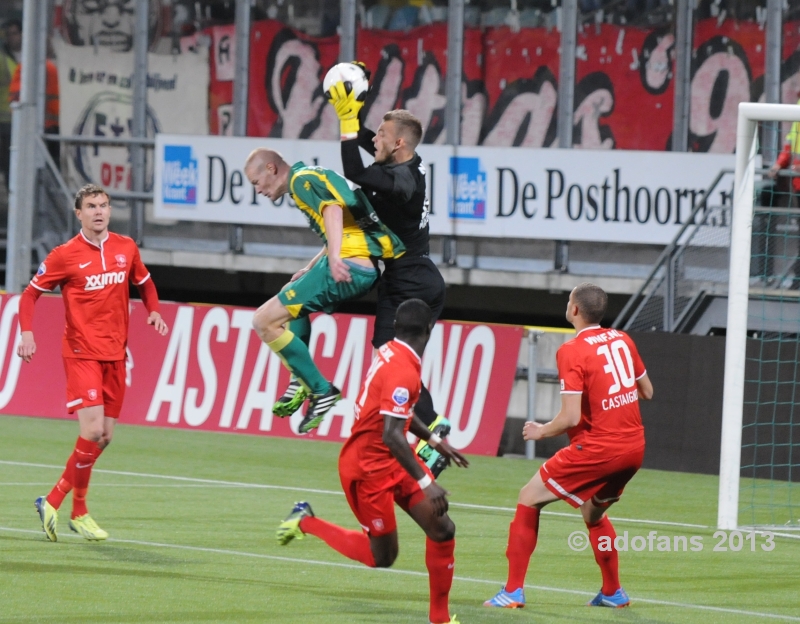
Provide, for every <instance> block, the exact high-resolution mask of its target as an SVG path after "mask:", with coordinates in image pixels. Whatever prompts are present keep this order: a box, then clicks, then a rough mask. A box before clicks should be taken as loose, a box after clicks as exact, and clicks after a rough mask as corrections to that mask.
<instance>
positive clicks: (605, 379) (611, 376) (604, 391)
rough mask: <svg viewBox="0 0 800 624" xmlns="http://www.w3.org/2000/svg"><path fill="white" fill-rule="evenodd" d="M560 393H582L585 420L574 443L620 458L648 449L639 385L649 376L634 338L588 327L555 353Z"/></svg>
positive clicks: (571, 434) (574, 433) (573, 432)
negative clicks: (644, 448)
mask: <svg viewBox="0 0 800 624" xmlns="http://www.w3.org/2000/svg"><path fill="white" fill-rule="evenodd" d="M556 361H557V362H558V377H559V380H560V381H561V394H581V395H582V396H581V420H580V422H579V423H578V424H577V425H576V426H575V427H573V428H572V429H570V430H568V431H567V434H568V435H569V439H570V443H571V444H572V445H577V446H580V447H581V448H583V449H585V450H587V451H591V452H603V453H607V454H609V455H621V454H622V453H625V452H627V451H633V450H636V449H638V448H640V447H641V446H643V445H644V427H642V417H641V414H640V413H639V392H638V389H637V383H636V381H637V380H638V379H641V378H642V377H644V375H645V374H646V373H647V370H645V367H644V363H643V362H642V358H641V357H639V352H638V351H637V349H636V345H635V344H633V340H631V338H630V336H628V335H627V334H626V333H625V332H622V331H619V330H617V329H603V328H602V327H600V326H594V327H587V328H585V329H583V330H581V331H580V332H578V335H577V336H575V338H573V339H572V340H570V341H569V342H566V343H564V344H563V345H561V348H559V350H558V353H557V354H556Z"/></svg>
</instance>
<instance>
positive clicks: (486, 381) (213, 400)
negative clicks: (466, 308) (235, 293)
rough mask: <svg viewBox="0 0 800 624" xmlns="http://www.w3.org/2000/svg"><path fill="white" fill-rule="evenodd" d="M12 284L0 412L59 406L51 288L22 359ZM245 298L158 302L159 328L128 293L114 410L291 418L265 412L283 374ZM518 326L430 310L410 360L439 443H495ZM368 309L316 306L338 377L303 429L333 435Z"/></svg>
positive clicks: (227, 425) (340, 431) (222, 420)
mask: <svg viewBox="0 0 800 624" xmlns="http://www.w3.org/2000/svg"><path fill="white" fill-rule="evenodd" d="M18 306H19V296H9V295H3V296H2V299H0V353H2V354H3V357H2V360H1V361H0V363H2V371H1V372H0V413H4V414H18V415H25V416H46V417H51V418H68V417H69V416H68V415H67V411H66V405H65V404H66V398H65V388H66V378H65V375H64V367H63V364H62V361H61V337H62V334H63V329H64V307H63V303H62V300H61V298H60V297H54V296H45V297H42V298H41V299H40V300H39V302H38V303H37V306H36V307H37V309H36V315H35V318H34V335H35V337H36V343H37V351H36V355H35V356H34V358H33V361H32V362H31V363H30V364H24V363H22V361H21V360H20V358H18V357H17V356H16V344H17V341H18V333H19V329H18V324H17V321H16V317H17V311H18ZM253 313H254V310H253V309H248V308H232V307H227V306H203V305H188V304H187V305H183V304H174V303H164V304H162V314H163V316H164V319H165V320H166V322H167V323H168V325H169V327H170V333H169V335H168V336H166V337H162V336H159V335H158V334H157V333H156V332H155V331H153V328H152V327H149V326H148V325H147V324H146V322H145V321H146V318H147V312H146V310H145V309H144V305H143V304H142V303H141V302H140V301H133V302H132V303H131V328H130V340H129V345H128V356H129V357H128V363H127V369H128V377H127V385H128V390H127V393H126V397H125V403H124V407H123V410H122V414H121V416H120V422H122V423H128V424H137V425H151V426H152V425H155V426H159V427H175V428H179V429H200V430H203V431H224V432H233V433H248V434H256V435H269V436H280V437H300V436H298V434H297V433H296V431H297V426H298V425H299V422H300V420H301V418H302V415H301V414H300V413H299V412H298V413H297V414H295V415H294V416H292V417H291V418H286V419H280V418H277V417H274V416H273V415H272V410H271V407H272V404H273V403H274V402H275V399H276V398H277V397H278V396H279V395H280V394H281V393H282V391H283V390H284V389H285V387H286V385H288V383H289V374H288V371H287V370H286V369H285V368H284V367H283V365H282V364H281V362H280V360H279V358H278V357H277V356H275V355H274V354H273V353H272V352H271V351H270V350H269V348H268V347H267V346H266V345H264V344H263V343H261V341H260V340H259V338H258V336H257V335H256V334H255V332H254V331H253V330H252V326H251V323H252V317H253ZM522 331H523V330H522V328H521V327H512V326H501V325H480V324H465V323H464V324H462V323H453V322H440V323H438V324H437V325H436V328H435V329H434V332H433V335H432V336H431V340H430V342H429V344H428V348H427V350H426V352H425V356H424V358H423V363H422V378H423V381H424V382H425V384H426V385H427V387H428V389H429V390H430V392H431V395H432V396H433V401H434V405H435V406H436V408H437V410H440V411H443V413H445V414H446V415H447V417H448V418H449V419H450V421H451V423H452V427H453V428H452V432H451V434H450V441H451V444H452V445H453V446H454V447H455V448H457V449H460V450H462V451H464V452H466V453H473V454H481V455H496V454H497V450H498V447H499V444H500V436H501V434H502V431H503V425H504V423H505V419H506V411H507V409H508V402H509V399H510V396H511V388H512V385H513V383H514V375H515V372H516V367H517V358H518V355H519V348H520V344H521V340H522ZM371 334H372V319H371V318H370V317H366V316H353V315H345V314H336V315H333V316H328V315H325V314H320V315H317V316H316V317H315V318H314V319H313V322H312V334H311V344H310V348H311V352H312V354H313V355H314V359H315V361H316V362H317V364H318V366H319V367H320V370H321V371H322V373H323V374H324V375H325V376H326V377H327V378H328V379H332V380H333V382H334V384H336V386H338V387H339V388H341V389H342V395H343V398H342V400H341V401H340V402H339V403H338V404H337V405H336V406H334V408H333V409H332V410H331V412H330V413H329V414H328V416H327V417H326V419H325V421H324V422H323V423H322V425H321V426H320V428H319V429H318V430H316V431H315V432H313V433H312V434H309V435H307V436H304V437H307V438H317V439H323V440H338V441H343V440H345V439H346V438H347V437H348V436H349V435H350V429H351V427H352V424H353V404H354V402H355V399H356V397H357V395H358V391H359V388H360V387H361V382H362V380H363V377H364V375H365V374H366V371H367V369H368V368H369V364H370V360H371V358H372V345H371V344H370V338H371Z"/></svg>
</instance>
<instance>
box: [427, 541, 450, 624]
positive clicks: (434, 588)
mask: <svg viewBox="0 0 800 624" xmlns="http://www.w3.org/2000/svg"><path fill="white" fill-rule="evenodd" d="M455 548H456V540H454V539H450V540H447V541H446V542H434V541H433V540H431V539H430V538H429V537H426V538H425V565H426V566H427V568H428V583H429V584H430V589H431V609H430V613H429V614H428V617H429V618H430V621H431V622H433V623H434V624H436V623H437V622H449V621H450V605H449V604H448V599H449V597H450V587H451V586H452V584H453V572H454V571H455V570H454V568H455V557H454V556H453V551H454V550H455Z"/></svg>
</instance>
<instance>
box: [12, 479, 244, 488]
mask: <svg viewBox="0 0 800 624" xmlns="http://www.w3.org/2000/svg"><path fill="white" fill-rule="evenodd" d="M3 486H9V487H22V486H32V487H33V486H35V487H53V483H52V482H50V481H47V482H43V483H0V487H3ZM98 487H101V488H104V487H123V488H182V489H183V488H220V489H226V490H235V489H237V488H241V489H245V490H247V489H252V488H251V487H250V486H246V485H218V484H213V483H207V484H204V485H200V484H199V483H181V484H180V485H178V484H177V483H176V484H172V483H92V488H98Z"/></svg>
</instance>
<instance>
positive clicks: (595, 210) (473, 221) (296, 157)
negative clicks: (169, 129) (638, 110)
mask: <svg viewBox="0 0 800 624" xmlns="http://www.w3.org/2000/svg"><path fill="white" fill-rule="evenodd" d="M262 146H269V147H271V148H273V149H276V150H278V151H279V152H281V153H282V154H283V156H284V158H285V159H286V160H287V162H288V163H289V164H294V163H295V162H297V161H303V162H304V163H305V164H307V165H318V166H322V167H326V168H329V169H333V170H334V171H340V172H341V170H342V164H341V153H340V147H339V143H338V142H336V141H312V140H294V139H265V138H250V137H246V138H233V137H210V136H189V135H165V134H159V135H158V136H157V138H156V168H155V169H156V171H155V215H156V217H158V218H166V219H178V220H185V221H214V222H220V223H240V224H253V225H276V226H289V227H307V225H306V222H305V220H304V219H303V218H302V216H301V214H300V212H299V211H297V210H294V208H295V203H294V201H293V200H292V198H291V197H290V196H288V195H287V196H285V197H284V198H282V199H281V200H278V202H276V203H273V202H271V201H270V200H268V199H267V198H265V197H259V196H257V195H256V194H255V190H254V188H253V185H252V184H251V183H250V181H249V180H247V179H246V178H245V175H244V171H243V165H244V161H245V159H246V158H247V155H248V154H249V153H250V152H251V151H252V150H253V149H255V148H257V147H262ZM418 151H419V153H420V156H421V157H422V159H423V162H424V170H425V174H426V176H427V183H428V195H429V199H430V209H431V212H430V215H429V223H430V228H431V233H432V234H437V235H458V236H465V237H489V238H528V239H560V240H585V241H599V242H618V243H629V242H637V243H652V244H661V245H663V244H667V243H669V242H670V241H671V240H672V239H673V238H674V236H675V234H676V233H677V232H678V230H679V229H680V228H681V226H682V225H683V224H684V223H685V222H686V220H687V219H688V218H689V215H690V213H691V210H692V205H693V204H695V203H697V202H699V201H700V200H701V198H702V197H703V196H704V194H705V193H706V191H707V189H708V188H709V186H710V185H711V184H712V182H713V181H714V179H715V178H716V177H717V175H718V174H719V173H720V171H721V170H723V169H731V170H732V169H733V165H734V162H733V156H732V155H720V154H694V153H675V152H636V151H616V150H614V151H600V150H561V149H553V148H550V149H529V148H492V147H458V148H454V147H450V146H434V145H421V146H420V147H419V149H418ZM364 158H365V163H367V164H368V163H369V161H370V159H369V158H368V157H367V155H366V153H364ZM732 192H733V176H732V175H729V176H727V177H725V178H723V181H722V183H721V184H720V185H718V186H717V187H716V188H715V189H714V191H713V193H712V196H711V197H710V198H709V201H708V202H707V205H708V208H707V211H708V220H707V223H708V227H709V228H723V229H725V230H726V231H727V230H728V229H729V223H728V217H727V215H726V214H725V213H724V211H722V210H721V208H722V207H723V206H730V205H731V203H732ZM709 238H714V239H716V241H717V242H715V243H713V244H721V239H723V238H724V237H719V236H715V237H709ZM710 244H712V243H710Z"/></svg>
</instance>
